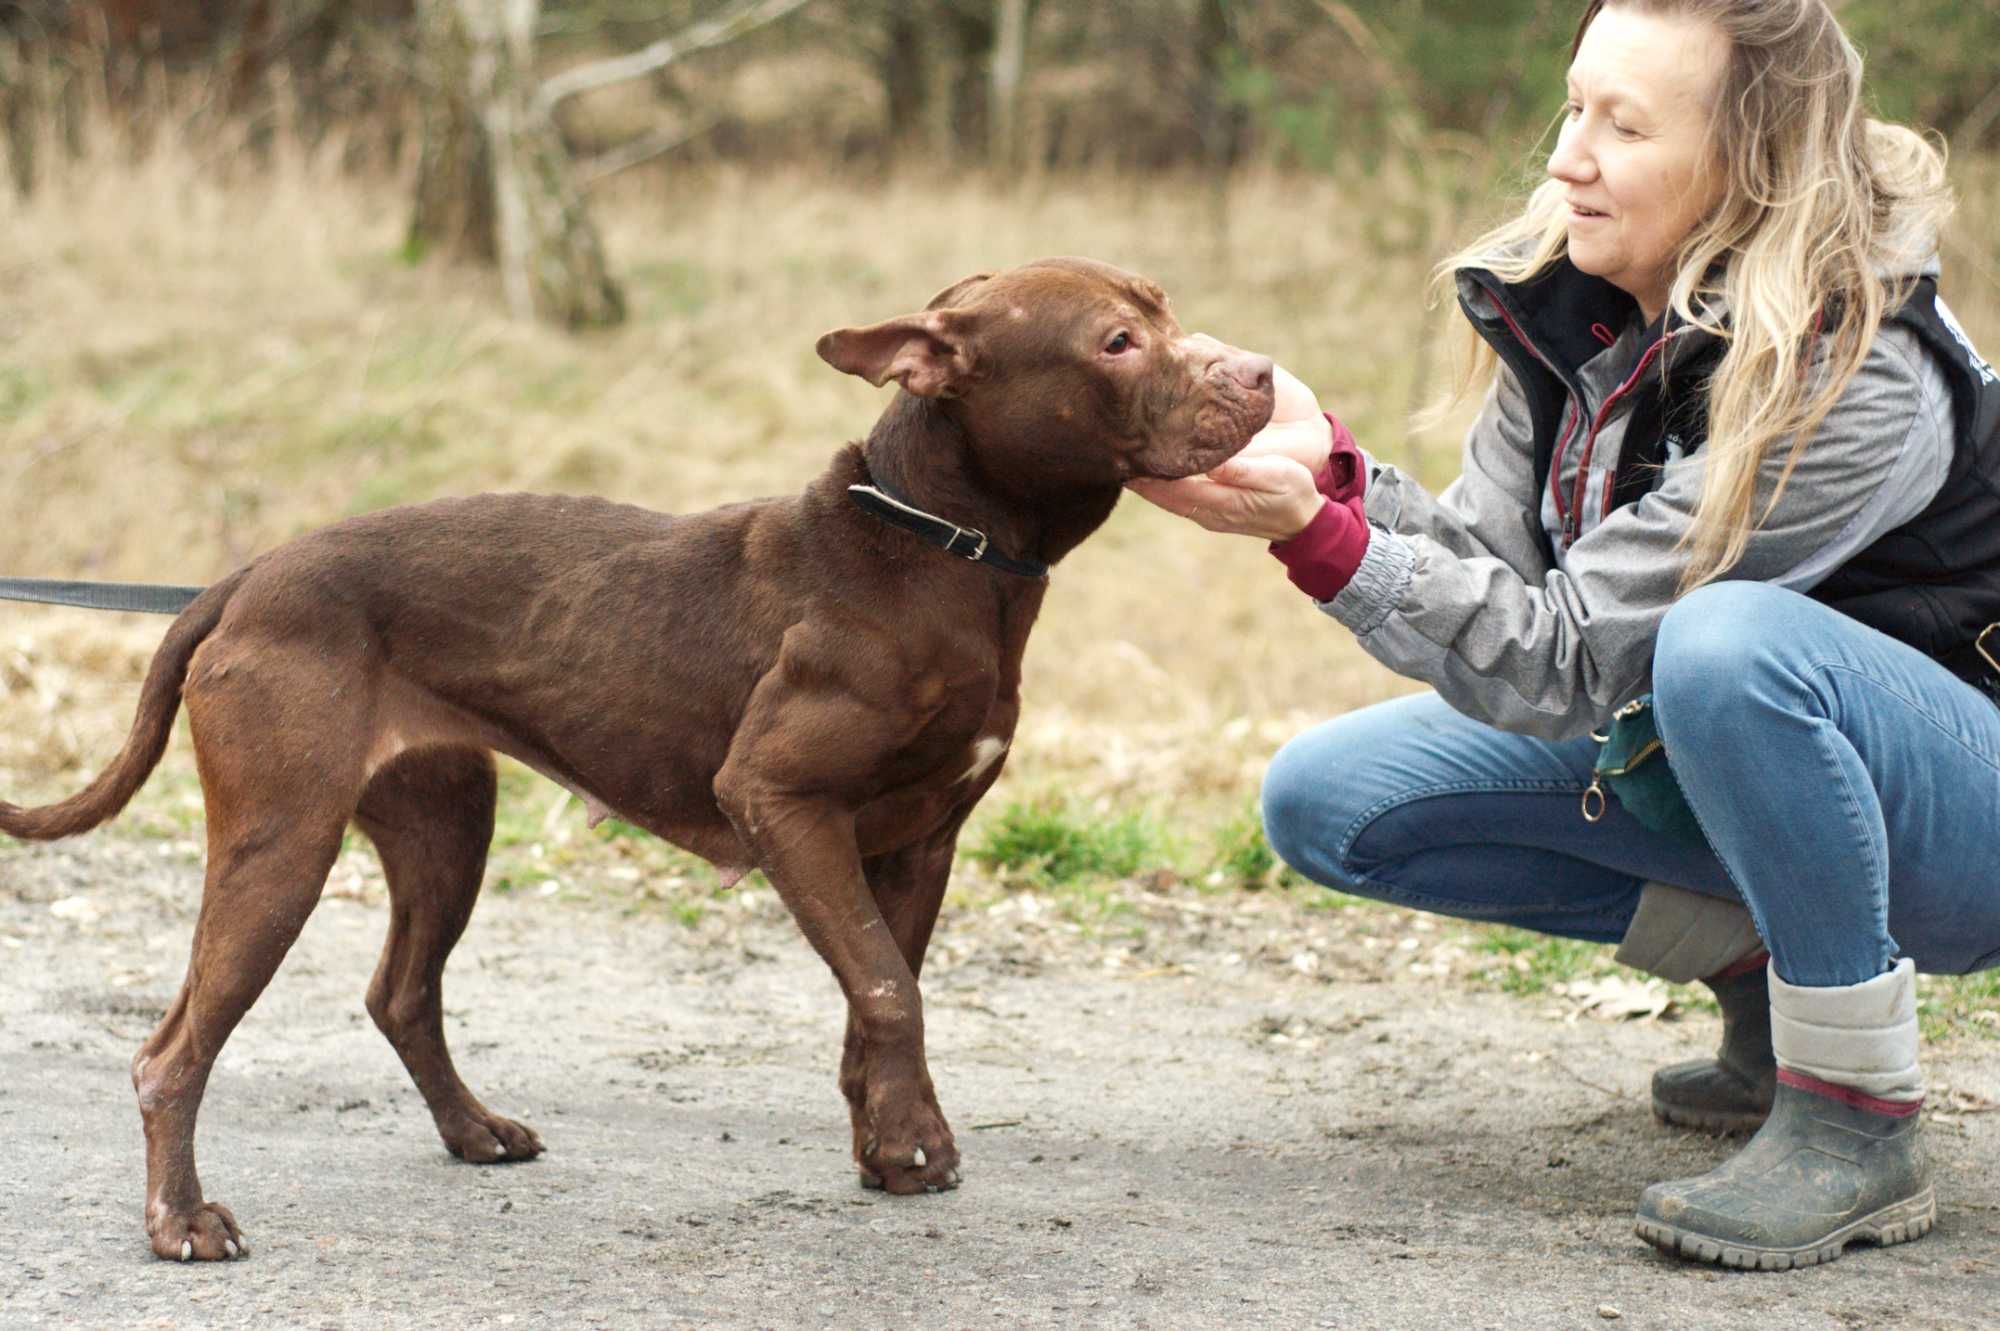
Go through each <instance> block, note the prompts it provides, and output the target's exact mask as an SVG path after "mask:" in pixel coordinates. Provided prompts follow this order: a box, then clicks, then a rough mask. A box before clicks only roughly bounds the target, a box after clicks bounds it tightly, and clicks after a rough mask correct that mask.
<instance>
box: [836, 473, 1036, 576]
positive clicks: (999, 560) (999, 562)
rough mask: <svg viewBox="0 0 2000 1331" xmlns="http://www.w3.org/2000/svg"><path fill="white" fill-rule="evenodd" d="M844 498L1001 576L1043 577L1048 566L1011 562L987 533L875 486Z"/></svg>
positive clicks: (853, 489)
mask: <svg viewBox="0 0 2000 1331" xmlns="http://www.w3.org/2000/svg"><path fill="white" fill-rule="evenodd" d="M847 497H848V498H849V499H852V500H853V501H854V504H855V507H857V508H859V509H861V511H862V512H864V513H872V514H874V515H875V516H876V517H878V518H880V519H882V521H884V522H886V523H888V524H889V525H890V526H892V527H901V528H902V529H903V530H904V531H906V532H910V533H912V534H914V535H916V536H918V537H921V538H922V539H923V540H926V541H928V542H930V543H931V544H932V545H935V546H936V547H938V549H940V550H943V551H946V552H947V553H949V554H954V555H957V556H958V557H959V558H961V559H970V560H971V561H972V562H973V563H975V564H986V565H989V566H991V567H993V568H997V569H999V570H1000V571H1001V572H1002V573H1012V574H1013V575H1014V576H1016V577H1019V578H1046V577H1047V576H1048V575H1049V566H1048V565H1047V564H1038V563H1036V562H1034V561H1033V560H1028V559H1010V558H1008V557H1007V556H1006V555H1003V554H1001V553H1000V552H999V551H998V550H994V549H991V548H990V547H989V546H988V544H987V540H986V533H985V532H983V531H975V530H973V529H972V528H970V527H961V526H959V525H958V524H957V523H955V522H947V521H945V520H944V519H943V518H941V517H939V516H938V515H937V514H935V513H926V512H925V511H924V510H922V509H921V508H918V507H917V506H916V505H914V504H908V503H905V502H904V501H902V500H900V499H898V498H896V496H894V495H892V494H890V493H889V492H888V491H887V490H884V489H882V488H881V487H879V486H874V485H850V486H848V487H847Z"/></svg>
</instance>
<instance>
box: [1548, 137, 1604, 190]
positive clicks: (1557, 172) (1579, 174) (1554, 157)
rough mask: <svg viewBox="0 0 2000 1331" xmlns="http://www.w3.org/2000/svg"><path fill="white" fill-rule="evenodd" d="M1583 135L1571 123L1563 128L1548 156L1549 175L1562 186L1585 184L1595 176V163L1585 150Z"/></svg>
mask: <svg viewBox="0 0 2000 1331" xmlns="http://www.w3.org/2000/svg"><path fill="white" fill-rule="evenodd" d="M1582 139H1583V135H1581V134H1580V133H1578V132H1577V127H1576V125H1575V124H1574V123H1573V122H1572V123H1569V124H1565V125H1564V126H1563V131H1562V133H1561V135H1559V136H1558V137H1557V139H1556V150H1555V151H1554V152H1552V153H1550V154H1549V166H1548V172H1549V175H1550V176H1552V177H1554V178H1555V179H1557V180H1560V181H1562V182H1563V183H1564V184H1587V183H1588V182H1590V181H1591V180H1594V179H1595V178H1596V176H1597V163H1596V161H1595V160H1594V159H1593V158H1592V157H1591V155H1590V153H1589V152H1588V151H1586V150H1585V148H1584V146H1583V143H1582Z"/></svg>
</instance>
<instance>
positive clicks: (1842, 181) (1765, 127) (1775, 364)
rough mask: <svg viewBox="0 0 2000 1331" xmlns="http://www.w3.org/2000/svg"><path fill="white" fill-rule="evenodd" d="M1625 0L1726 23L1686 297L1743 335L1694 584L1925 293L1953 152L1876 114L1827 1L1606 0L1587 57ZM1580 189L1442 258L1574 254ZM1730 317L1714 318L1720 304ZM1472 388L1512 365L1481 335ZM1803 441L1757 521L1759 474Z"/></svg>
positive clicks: (1714, 417)
mask: <svg viewBox="0 0 2000 1331" xmlns="http://www.w3.org/2000/svg"><path fill="white" fill-rule="evenodd" d="M1607 5H1611V6H1615V7H1618V8H1625V9H1633V10H1638V11H1640V12H1643V13H1648V14H1658V15H1669V16H1676V17H1681V18H1686V19H1692V20H1695V21H1698V22H1703V23H1707V24H1711V25H1713V27H1714V28H1715V29H1716V30H1717V31H1719V32H1720V33H1722V34H1723V35H1724V36H1725V37H1726V38H1727V39H1728V41H1729V61H1728V65H1727V67H1726V70H1725V72H1724V74H1723V76H1722V82H1721V86H1720V89H1719V92H1718V95H1717V98H1716V102H1715V105H1714V109H1713V111H1712V113H1711V116H1710V123H1709V138H1710V147H1711V154H1710V159H1709V160H1710V162H1711V163H1712V166H1713V169H1719V170H1721V171H1723V172H1725V173H1726V182H1727V183H1726V188H1725V189H1724V190H1723V196H1722V202H1721V204H1720V205H1719V206H1718V207H1717V208H1715V209H1714V210H1713V211H1712V212H1711V213H1710V214H1708V215H1707V216H1706V217H1704V218H1703V219H1702V220H1701V221H1700V222H1699V223H1697V224H1696V226H1695V229H1694V230H1693V231H1692V232H1691V233H1690V234H1689V235H1688V237H1687V238H1686V240H1685V241H1683V242H1682V244H1681V246H1680V250H1679V254H1678V257H1677V261H1676V263H1675V265H1674V271H1675V274H1676V275H1675V277H1674V281H1673V286H1672V289H1671V292H1670V294H1669V296H1668V305H1669V308H1671V309H1672V310H1673V311H1674V312H1675V313H1676V314H1677V315H1678V316H1679V317H1680V318H1681V319H1683V320H1685V321H1687V322H1688V323H1689V324H1691V325H1693V326H1695V327H1699V328H1702V329H1705V330H1707V331H1709V332H1712V333H1714V334H1716V335H1718V336H1720V337H1721V338H1723V339H1724V340H1725V345H1726V348H1727V350H1726V352H1725V354H1724V356H1723V358H1722V361H1721V363H1720V365H1719V366H1718V367H1717V369H1716V371H1715V374H1714V377H1713V380H1712V381H1711V384H1710V391H1709V419H1708V427H1709V428H1708V441H1707V443H1705V444H1704V445H1703V448H1702V452H1703V455H1704V456H1705V457H1706V458H1707V462H1706V464H1705V466H1704V469H1703V474H1702V484H1701V496H1700V499H1699V500H1698V502H1697V505H1696V509H1695V514H1694V521H1693V523H1692V525H1691V526H1690V528H1689V530H1688V533H1687V535H1686V537H1685V538H1684V539H1683V542H1682V548H1683V549H1684V550H1685V551H1686V553H1687V555H1688V564H1687V566H1686V568H1685V569H1684V570H1683V572H1682V575H1681V582H1680V589H1681V591H1683V592H1686V591H1689V590H1691V589H1693V588H1695V587H1698V586H1700V585H1701V584H1703V583H1705V582H1708V581H1711V580H1713V579H1715V578H1718V577H1720V576H1721V575H1722V574H1724V573H1726V572H1727V571H1728V570H1729V569H1730V568H1732V567H1733V566H1734V565H1735V564H1736V563H1737V562H1738V561H1739V560H1740V559H1741V558H1742V557H1743V550H1744V546H1745V544H1746V542H1747V541H1748V539H1749V536H1750V533H1751V532H1752V531H1753V530H1754V529H1755V527H1756V525H1757V524H1758V523H1760V522H1762V521H1763V520H1764V519H1765V518H1766V517H1768V516H1769V514H1770V511H1771V508H1772V506H1773V505H1775V504H1776V503H1777V500H1778V497H1779V496H1780V495H1781V494H1782V493H1783V492H1784V487H1785V484H1786V482H1787V481H1789V480H1790V479H1791V475H1792V471H1793V469H1794V468H1795V467H1796V466H1797V464H1798V460H1799V458H1800V456H1801V454H1802V453H1803V452H1804V450H1805V448H1806V447H1807V446H1808V444H1809V443H1810V441H1811V439H1812V437H1813V434H1814V433H1815V432H1816V431H1817V429H1818V427H1819V425H1820V422H1821V421H1823V420H1824V419H1825V418H1826V415H1827V413H1828V411H1829V410H1831V409H1832V407H1833V405H1834V403H1835V402H1836V401H1837V400H1838V399H1839V398H1840V395H1841V394H1842V392H1844V391H1845V390H1846V388H1847V385H1848V383H1849V381H1850V380H1851V379H1852V378H1853V377H1854V374H1855V371H1856V370H1858V369H1859V368H1860V366H1861V364H1862V362H1863V360H1864V359H1866V357H1867V355H1868V349H1869V346H1870V344H1871V343H1873V341H1874V339H1875V334H1876V332H1877V330H1878V329H1879V328H1880V327H1881V323H1882V320H1883V318H1884V316H1885V315H1887V314H1889V313H1893V312H1894V310H1895V309H1896V308H1897V307H1898V306H1900V305H1901V303H1902V302H1903V300H1905V299H1906V298H1907V295H1908V287H1909V283H1910V281H1911V280H1913V279H1909V278H1892V277H1885V275H1888V274H1909V273H1914V272H1915V271H1916V270H1917V268H1918V267H1919V266H1920V264H1921V263H1922V262H1923V260H1925V259H1926V258H1927V257H1929V255H1930V253H1931V251H1932V250H1933V248H1934V247H1935V245H1936V241H1937V236H1938V233H1939V231H1940V230H1941V228H1942V227H1943V224H1944V222H1945V219H1946V218H1947V217H1948V216H1949V215H1950V213H1951V209H1952V206H1953V199H1952V194H1951V190H1950V188H1949V186H1948V185H1947V184H1946V181H1945V166H1944V154H1943V151H1942V148H1941V146H1938V145H1933V144H1932V143H1931V142H1929V141H1927V140H1926V139H1924V138H1923V137H1921V136H1919V135H1918V134H1916V133H1915V132H1914V131H1912V130H1910V129H1907V128H1905V127H1903V126H1901V125H1891V124H1885V123H1883V122H1880V121H1876V120H1871V119H1869V118H1867V117H1866V116H1865V115H1864V113H1863V101H1862V84H1861V56H1860V54H1859V53H1858V52H1856V50H1855V49H1854V45H1853V43H1851V42H1850V41H1848V39H1847V35H1846V34H1845V33H1844V32H1842V31H1841V29H1840V25H1839V24H1838V23H1837V22H1836V21H1835V20H1834V17H1833V15H1832V13H1831V12H1829V11H1828V9H1827V6H1826V4H1825V0H1590V3H1589V5H1588V6H1587V7H1586V8H1585V10H1584V12H1583V17H1582V19H1581V21H1580V22H1579V23H1578V24H1577V29H1576V38H1575V40H1574V42H1573V43H1572V45H1571V48H1570V54H1571V58H1572V59H1574V58H1575V55H1576V52H1577V50H1578V49H1579V48H1580V47H1581V46H1582V44H1583V38H1584V34H1585V33H1586V32H1588V31H1589V29H1590V25H1591V22H1592V21H1593V20H1595V19H1596V17H1597V15H1598V13H1599V12H1600V11H1601V10H1603V9H1604V8H1605V7H1606V6H1607ZM1563 190H1564V186H1563V183H1562V182H1561V181H1558V180H1550V181H1547V182H1545V183H1544V184H1542V185H1541V186H1540V187H1539V188H1537V189H1536V190H1535V191H1534V192H1533V194H1531V195H1530V196H1529V198H1528V202H1527V206H1526V207H1525V209H1523V210H1522V211H1521V213H1520V214H1519V215H1517V216H1516V217H1514V218H1513V219H1512V220H1511V221H1509V222H1507V223H1505V224H1503V225H1501V226H1499V227H1497V228H1495V229H1494V230H1492V231H1490V232H1488V233H1487V234H1485V235H1483V236H1481V237H1480V238H1479V239H1478V240H1476V241H1474V242H1473V243H1472V244H1471V245H1470V246H1468V247H1467V248H1466V249H1464V250H1462V251H1460V252H1459V253H1457V254H1454V255H1452V256H1451V257H1450V258H1448V259H1446V260H1445V261H1444V262H1443V263H1441V264H1440V265H1439V266H1438V268H1437V271H1436V284H1435V287H1434V295H1436V296H1438V297H1439V298H1444V297H1446V296H1447V295H1449V294H1450V293H1452V292H1453V291H1454V289H1455V287H1456V278H1457V275H1458V273H1459V272H1460V271H1461V270H1463V269H1468V268H1480V269H1486V270H1488V271H1490V272H1492V273H1493V274H1494V275H1495V276H1497V277H1499V278H1500V279H1501V280H1503V281H1506V282H1520V281H1525V280H1526V279H1528V278H1530V277H1532V276H1534V275H1535V274H1537V273H1539V272H1541V271H1542V270H1544V269H1545V268H1547V267H1549V266H1550V265H1551V264H1553V263H1555V262H1556V261H1557V260H1558V259H1560V258H1561V257H1562V256H1563V254H1564V252H1565V250H1566V235H1565V228H1564V220H1563V219H1564V212H1565V209H1564V206H1563ZM1716 310H1720V311H1725V312H1726V313H1724V314H1720V315H1716V316H1713V317H1711V314H1710V313H1709V312H1710V311H1716ZM1468 336H1469V337H1470V338H1471V347H1472V354H1471V356H1470V358H1469V359H1468V361H1467V363H1466V372H1465V375H1464V377H1463V379H1462V381H1461V382H1460V384H1459V386H1458V393H1457V395H1456V396H1461V397H1462V396H1463V395H1464V394H1465V393H1466V392H1467V391H1469V390H1471V389H1473V388H1476V387H1483V386H1484V385H1485V384H1487V383H1490V382H1491V380H1492V378H1493V376H1494V375H1495V374H1497V373H1498V358H1497V356H1496V355H1495V353H1494V351H1493V349H1492V348H1491V347H1489V346H1487V345H1486V344H1485V343H1484V342H1483V341H1482V340H1480V339H1479V338H1478V336H1477V335H1476V333H1472V332H1471V330H1470V329H1468ZM1781 447H1788V448H1789V453H1788V454H1787V457H1786V461H1785V465H1784V468H1783V470H1782V472H1781V474H1780V476H1779V479H1778V482H1777V485H1776V486H1775V488H1773V489H1772V490H1771V492H1770V494H1769V497H1768V498H1767V499H1766V501H1765V502H1764V504H1763V507H1762V511H1760V512H1756V513H1755V514H1754V516H1753V509H1755V508H1756V506H1757V499H1758V477H1759V475H1760V471H1761V468H1762V467H1763V464H1764V461H1765V459H1766V457H1767V455H1769V454H1770V453H1771V452H1772V450H1773V449H1777V448H1781Z"/></svg>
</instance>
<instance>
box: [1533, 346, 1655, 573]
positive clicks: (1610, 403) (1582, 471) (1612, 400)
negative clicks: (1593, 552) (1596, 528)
mask: <svg viewBox="0 0 2000 1331" xmlns="http://www.w3.org/2000/svg"><path fill="white" fill-rule="evenodd" d="M1678 336H1680V333H1679V331H1678V330H1676V331H1674V332H1671V333H1668V334H1666V335H1665V336H1663V337H1661V338H1660V339H1659V340H1658V341H1656V342H1654V343H1653V345H1652V346H1650V347H1647V348H1646V354H1645V355H1643V356H1641V357H1639V364H1638V365H1637V366H1636V367H1635V368H1634V369H1633V371H1632V373H1631V374H1629V375H1627V376H1625V382H1624V383H1622V384H1620V385H1618V387H1617V388H1616V389H1614V390H1613V391H1612V393H1611V395H1610V396H1609V397H1607V398H1605V399H1604V405H1602V406H1600V407H1599V408H1598V409H1597V417H1596V419H1595V420H1593V421H1591V423H1590V433H1589V434H1588V435H1586V436H1585V437H1584V441H1583V456H1582V457H1580V458H1578V459H1577V462H1576V498H1575V500H1574V502H1573V504H1572V506H1571V511H1572V512H1576V513H1581V512H1582V511H1583V500H1584V491H1585V490H1586V489H1588V488H1589V485H1590V455H1591V454H1592V453H1593V452H1595V451H1596V449H1597V432H1598V431H1599V430H1602V429H1603V428H1604V421H1605V418H1606V417H1608V416H1609V415H1610V414H1611V409H1612V408H1613V407H1615V406H1617V405H1618V399H1620V398H1622V397H1624V396H1625V395H1626V394H1627V393H1629V392H1631V391H1632V385H1633V384H1635V383H1637V382H1639V376H1640V375H1642V374H1644V373H1645V372H1646V367H1647V366H1648V365H1651V364H1652V363H1653V358H1654V357H1655V356H1657V355H1659V354H1660V349H1661V348H1662V347H1664V346H1666V345H1667V343H1668V342H1670V341H1672V340H1673V339H1674V338H1676V337H1678ZM1556 462H1557V465H1556V466H1555V467H1554V468H1552V469H1551V470H1550V473H1549V474H1550V475H1552V476H1553V475H1556V474H1559V473H1560V472H1561V471H1562V466H1561V462H1562V454H1561V453H1560V452H1558V453H1557V454H1556ZM1604 502H1605V505H1606V511H1609V505H1610V503H1611V486H1610V484H1609V483H1607V484H1606V485H1605V487H1604ZM1598 516H1599V517H1600V518H1601V517H1603V516H1604V515H1603V514H1602V513H1600V514H1598ZM1576 538H1577V532H1576V530H1575V529H1574V528H1573V527H1572V526H1571V524H1570V523H1568V522H1564V523H1563V549H1565V550H1567V549H1569V548H1570V546H1571V545H1573V544H1575V543H1576Z"/></svg>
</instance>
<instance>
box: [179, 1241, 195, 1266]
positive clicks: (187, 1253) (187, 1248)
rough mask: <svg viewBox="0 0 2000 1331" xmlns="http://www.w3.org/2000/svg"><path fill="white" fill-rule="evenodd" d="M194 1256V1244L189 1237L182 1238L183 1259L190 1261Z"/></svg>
mask: <svg viewBox="0 0 2000 1331" xmlns="http://www.w3.org/2000/svg"><path fill="white" fill-rule="evenodd" d="M193 1257H194V1244H193V1242H192V1241H190V1240H188V1239H182V1240H181V1260H182V1261H184V1262H185V1261H190V1260H192V1259H193Z"/></svg>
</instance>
